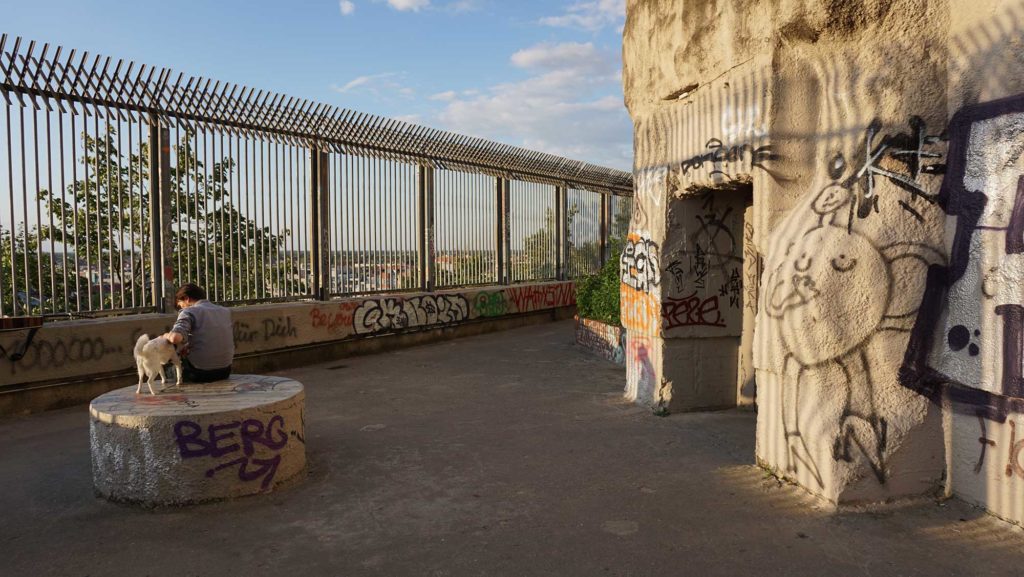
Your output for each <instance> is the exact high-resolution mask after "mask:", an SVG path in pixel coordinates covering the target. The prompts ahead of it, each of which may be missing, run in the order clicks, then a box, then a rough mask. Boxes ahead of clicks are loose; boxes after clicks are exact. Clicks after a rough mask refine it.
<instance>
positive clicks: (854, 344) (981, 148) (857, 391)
mask: <svg viewBox="0 0 1024 577" xmlns="http://www.w3.org/2000/svg"><path fill="white" fill-rule="evenodd" d="M626 9H627V22H626V26H625V29H624V37H623V39H624V47H623V57H624V63H623V80H624V86H625V90H626V104H627V106H628V107H629V110H630V114H631V116H632V119H633V121H634V129H635V130H634V138H635V141H634V150H635V175H636V179H637V180H636V182H637V197H636V203H635V205H634V206H635V207H636V209H635V210H634V213H633V219H632V220H631V222H630V234H631V235H633V236H635V237H637V238H638V240H643V241H644V248H645V251H646V253H647V254H655V255H657V261H656V263H655V266H656V267H657V268H658V269H659V272H660V275H659V274H657V273H654V272H648V274H647V276H648V277H649V278H652V279H656V280H657V279H659V278H660V286H658V287H657V289H656V290H649V291H646V292H647V294H645V295H643V297H642V298H641V296H640V295H639V293H640V289H639V288H638V287H633V286H624V287H623V291H622V295H623V303H624V309H623V315H624V318H626V317H627V312H629V313H630V314H629V315H628V318H629V321H630V323H631V324H632V325H635V326H637V327H644V328H646V329H647V330H646V332H644V333H637V335H638V338H641V337H642V339H643V342H640V343H638V344H636V345H635V346H630V347H627V351H635V352H637V353H639V354H640V356H639V357H637V358H631V357H629V355H627V366H628V367H629V368H630V370H629V373H628V374H629V378H628V379H627V382H628V384H627V395H628V396H630V397H631V398H635V399H637V400H638V401H640V402H644V403H647V404H656V405H669V406H672V405H677V404H681V405H682V406H683V408H694V407H696V406H699V405H698V404H697V403H694V402H693V400H695V399H699V398H700V397H701V395H702V394H706V393H707V392H709V391H719V392H720V398H722V399H725V400H729V398H730V396H735V397H736V399H735V400H734V402H738V403H740V404H743V403H748V402H750V401H751V400H753V399H751V395H750V393H754V392H756V402H757V404H758V409H759V410H758V430H757V455H758V458H759V459H760V461H761V462H762V463H764V464H765V465H766V466H768V467H770V468H772V469H773V470H774V471H776V472H777V474H779V475H781V476H784V477H786V478H787V479H790V480H793V481H795V482H797V483H799V484H801V485H802V486H804V487H805V488H807V489H808V490H809V491H811V492H813V493H815V494H817V495H819V496H821V497H824V498H826V499H828V500H830V501H833V502H838V503H847V504H849V503H855V502H862V501H886V500H890V499H895V498H899V497H901V496H906V495H921V494H929V493H936V492H946V493H950V492H956V493H958V494H960V495H962V496H964V497H965V498H968V499H971V500H973V501H975V502H978V503H984V504H986V506H988V507H989V508H990V510H992V511H993V512H996V513H998V514H1000V515H1004V516H1006V517H1007V518H1010V519H1014V520H1016V521H1017V522H1024V496H1022V495H1024V494H1022V493H1021V491H1020V487H1021V485H1020V483H1021V481H1022V480H1024V465H1022V461H1021V460H1020V459H1019V458H1018V453H1019V451H1018V448H1022V450H1024V445H1018V444H1017V443H1018V441H1017V440H1016V439H1018V438H1019V435H1017V434H1016V433H1015V429H1016V428H1017V425H1021V424H1024V421H1022V419H1024V377H1022V376H1021V375H1022V374H1024V369H1022V365H1024V302H1022V299H1021V294H1022V290H1024V289H1022V287H1024V280H1022V279H1024V260H1022V259H1021V257H1020V254H1022V253H1024V241H1021V240H1020V237H1021V234H1022V231H1024V184H1022V183H1021V181H1020V180H1019V178H1020V175H1021V174H1024V155H1022V150H1024V44H1022V43H1021V41H1020V39H1021V37H1022V30H1024V2H1022V1H1021V0H981V1H979V2H955V1H935V2H931V1H923V0H884V1H883V0H849V1H845V0H844V1H833V0H775V1H755V0H728V1H727V0H630V1H628V2H627V3H626ZM747 189H749V190H752V209H750V210H743V212H745V213H746V214H745V217H744V218H743V223H742V227H743V231H742V235H743V243H742V244H743V246H742V251H741V253H742V254H741V256H742V265H739V264H738V263H736V262H735V260H734V259H735V257H737V255H739V254H740V251H738V250H737V245H738V244H739V234H738V233H737V223H736V220H737V218H736V217H737V215H738V214H739V213H740V210H741V207H739V206H737V204H736V203H737V200H736V199H735V198H734V195H735V193H736V192H737V191H740V190H747ZM1018 201H1019V202H1018ZM704 230H712V231H715V234H712V235H704V237H703V238H699V237H698V236H697V235H695V234H694V231H704ZM716 239H717V240H718V242H716ZM723 239H727V240H728V242H726V243H723V242H721V241H722V240H723ZM698 249H699V256H700V258H697V256H698ZM712 257H716V258H717V260H718V261H719V263H718V264H717V265H716V264H714V263H713V260H714V259H713V258H712ZM751 261H755V262H756V263H757V266H756V267H752V266H751ZM673 263H679V264H678V266H673ZM626 264H629V263H624V266H623V269H622V270H623V273H624V274H626V273H631V272H632V270H633V269H634V268H636V267H629V266H625V265H626ZM733 268H739V269H740V270H741V271H742V273H741V274H740V275H739V276H740V278H741V279H742V281H743V287H742V290H743V293H744V315H743V317H742V319H739V318H737V317H738V315H737V314H736V312H735V311H728V310H727V309H725V305H724V299H725V297H726V295H728V294H729V293H730V284H729V283H728V282H722V279H723V277H724V278H725V279H731V278H732V271H731V270H730V269H733ZM716 269H717V271H718V272H717V273H716V272H715V271H716ZM715 274H717V275H718V276H717V278H715V276H714V275H715ZM670 277H671V282H670ZM751 277H752V278H751ZM680 279H681V280H682V281H683V283H684V285H685V283H692V282H694V280H695V279H714V281H715V282H714V285H715V286H721V287H722V288H721V290H720V292H719V293H717V294H709V293H703V292H700V291H698V292H697V293H696V296H697V297H699V300H692V299H690V298H686V299H683V300H681V301H680V300H679V299H680V297H684V296H687V295H690V294H692V293H691V291H692V288H690V285H686V286H687V288H686V289H685V290H684V291H682V292H681V293H677V294H676V295H673V294H672V293H670V292H669V291H670V289H671V288H672V287H673V286H674V284H679V282H678V281H679V280H680ZM751 290H753V291H756V293H757V294H755V295H754V298H747V296H748V292H749V291H751ZM636 302H641V303H642V306H632V305H633V304H634V303H636ZM748 302H752V303H754V310H755V311H756V316H755V315H753V314H747V310H748V309H747V307H746V303H748ZM694 311H696V313H695V312H694ZM719 311H725V312H728V313H730V314H725V313H724V312H723V313H722V314H718V313H719ZM752 317H753V318H752ZM681 319H682V322H683V323H684V324H685V326H679V324H680V322H681ZM719 322H720V324H721V325H724V326H717V327H716V326H714V325H715V324H716V323H719ZM630 328H631V330H632V327H630ZM735 330H740V331H742V334H741V337H740V350H739V351H738V354H737V355H736V360H735V361H729V360H728V359H727V353H731V349H733V346H732V345H731V344H730V345H728V346H726V345H724V344H722V345H720V349H721V353H720V355H719V357H720V358H721V359H723V361H724V362H727V363H728V362H731V366H729V367H728V368H730V369H732V370H733V372H731V373H730V372H729V371H727V370H725V368H723V367H722V366H721V363H706V364H705V365H704V366H695V365H694V364H693V360H694V359H702V358H704V356H703V355H700V354H698V353H695V351H696V350H697V349H696V346H695V345H693V344H692V343H691V342H690V341H692V340H698V339H699V340H703V341H705V342H706V344H708V345H711V343H712V341H713V340H714V339H719V338H722V337H723V336H726V335H733V334H736V333H734V332H733V331H735ZM631 334H632V333H631ZM694 373H696V374H694ZM737 381H738V382H739V388H738V391H736V390H733V391H731V394H730V391H729V388H732V389H735V388H736V387H735V384H736V383H737ZM745 388H746V391H745ZM677 399H684V401H683V402H682V403H677V402H676V400H677ZM979 416H980V419H981V420H980V421H979V420H978V419H979ZM979 435H980V436H979ZM983 449H984V451H983ZM996 455H998V457H996Z"/></svg>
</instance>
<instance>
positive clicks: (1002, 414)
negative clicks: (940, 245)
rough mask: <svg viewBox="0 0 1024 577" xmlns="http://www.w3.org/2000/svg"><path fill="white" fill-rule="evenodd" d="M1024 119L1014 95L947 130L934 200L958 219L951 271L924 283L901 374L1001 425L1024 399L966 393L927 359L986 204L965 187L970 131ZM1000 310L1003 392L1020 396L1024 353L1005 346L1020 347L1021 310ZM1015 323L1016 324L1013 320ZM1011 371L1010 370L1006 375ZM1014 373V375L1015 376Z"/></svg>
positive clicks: (1022, 222)
mask: <svg viewBox="0 0 1024 577" xmlns="http://www.w3.org/2000/svg"><path fill="white" fill-rule="evenodd" d="M1020 113H1024V95H1016V96H1011V97H1008V98H1003V99H1000V100H994V101H992V102H987V103H984V104H977V105H973V106H967V107H964V108H963V109H961V110H960V111H959V112H957V113H956V114H955V115H954V116H953V119H952V121H951V122H950V125H949V130H948V133H949V152H948V155H947V163H948V164H947V172H948V174H947V177H946V178H945V180H944V181H943V183H942V187H941V188H940V190H939V194H938V196H937V198H936V202H937V204H938V206H939V207H940V208H941V209H942V210H943V211H944V212H945V213H946V214H947V215H949V216H955V217H957V223H956V230H955V233H954V236H953V246H952V250H951V251H950V261H949V264H948V266H940V265H932V266H931V267H929V269H928V276H927V279H926V281H925V292H924V297H923V299H922V301H921V306H920V309H919V310H920V314H919V315H918V317H917V321H916V323H915V324H914V327H913V329H912V331H911V334H910V340H909V342H908V344H907V351H906V354H905V355H904V360H903V366H902V367H901V368H900V372H899V381H900V383H901V384H902V385H903V386H905V387H907V388H909V389H911V390H913V391H915V392H917V393H919V394H921V395H924V396H925V397H927V398H928V399H930V400H931V401H932V402H934V403H936V404H940V405H941V402H942V399H943V398H944V397H945V398H948V399H949V400H951V401H952V402H953V410H954V411H957V412H958V413H961V414H979V415H982V416H984V417H985V418H986V419H989V420H992V421H996V422H999V423H1003V422H1005V421H1006V418H1007V415H1008V414H1009V413H1011V412H1021V411H1024V398H1021V397H1020V396H1007V395H1005V394H1003V395H1000V394H995V393H992V392H989V391H985V390H982V389H975V388H973V387H968V386H966V385H965V384H964V383H960V382H957V381H956V380H955V379H953V378H951V377H950V376H948V375H945V374H943V373H941V372H939V371H937V370H935V369H934V368H932V367H930V366H929V365H928V354H929V352H930V351H931V350H932V346H933V344H934V339H935V337H936V335H935V332H936V330H937V328H938V323H939V319H940V318H941V316H942V311H943V309H944V307H945V306H946V298H947V296H948V291H949V288H950V287H951V286H953V284H954V283H956V282H957V281H958V280H959V279H961V278H962V277H963V276H964V274H965V272H966V271H967V267H968V263H969V261H970V245H971V239H972V236H973V235H974V232H975V231H976V230H977V229H978V222H979V220H980V219H981V215H982V213H983V211H984V209H985V206H986V204H987V203H988V200H989V199H988V196H987V195H986V194H985V193H984V192H983V191H971V190H969V189H967V187H966V186H965V184H964V176H965V171H966V169H967V152H968V146H969V144H970V142H969V141H970V134H971V127H972V126H973V125H974V123H976V122H979V121H984V120H989V119H993V118H997V117H999V116H1004V115H1008V114H1020ZM1022 196H1024V180H1018V188H1017V198H1016V199H1015V202H1014V206H1013V212H1012V214H1011V219H1010V226H1009V227H1008V228H1007V231H1006V234H1007V239H1006V247H1007V252H1009V251H1011V250H1013V251H1016V250H1018V249H1024V237H1022V235H1024V212H1019V211H1024V208H1020V207H1021V204H1022V203H1024V200H1022V198H1021V197H1022ZM1004 306H1005V307H1006V308H1001V311H998V312H1001V313H1002V316H1004V317H1007V320H1009V321H1011V322H1009V323H1007V322H1005V321H1004V331H1008V334H1007V333H1004V352H1003V367H1004V369H1003V370H1004V381H1003V392H1004V393H1007V392H1010V393H1021V392H1024V390H1022V386H1024V385H1022V384H1021V380H1020V370H1021V361H1022V354H1024V351H1022V350H1021V349H1020V347H1017V346H1006V342H1005V341H1007V340H1010V341H1012V342H1011V343H1010V344H1011V345H1016V344H1017V343H1018V342H1020V339H1021V338H1022V337H1021V334H1020V333H1021V331H1020V330H1019V329H1020V326H1019V325H1016V326H1015V323H1014V321H1016V320H1017V319H1019V318H1020V313H1021V311H1020V310H1018V309H1017V308H1015V307H1019V305H1004ZM1011 317H1012V318H1011ZM1007 367H1012V369H1011V370H1010V371H1007ZM1014 373H1016V374H1014Z"/></svg>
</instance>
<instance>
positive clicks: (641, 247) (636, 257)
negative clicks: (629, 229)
mask: <svg viewBox="0 0 1024 577" xmlns="http://www.w3.org/2000/svg"><path fill="white" fill-rule="evenodd" d="M630 236H631V237H632V236H633V235H630ZM659 264H660V263H659V261H658V245H657V244H655V243H654V241H652V240H651V239H649V238H643V237H639V238H635V239H634V238H630V239H629V240H627V241H626V246H625V247H623V249H622V256H621V257H619V273H620V275H621V280H622V282H623V284H626V285H628V286H629V287H631V288H633V289H635V290H638V291H641V292H650V291H651V288H652V287H655V286H658V285H659V284H660V283H661V267H660V266H659Z"/></svg>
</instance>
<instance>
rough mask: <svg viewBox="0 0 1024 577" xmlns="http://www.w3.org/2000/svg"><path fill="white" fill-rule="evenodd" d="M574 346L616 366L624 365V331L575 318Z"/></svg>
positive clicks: (604, 324) (601, 323)
mask: <svg viewBox="0 0 1024 577" xmlns="http://www.w3.org/2000/svg"><path fill="white" fill-rule="evenodd" d="M573 321H574V322H575V323H576V344H577V345H578V346H579V347H580V348H581V349H583V350H586V351H589V352H590V353H591V354H593V355H597V356H598V357H600V358H602V359H605V360H607V361H611V362H613V363H615V364H616V365H624V364H625V363H626V329H624V328H622V327H620V326H615V325H609V324H606V323H603V322H601V321H595V320H593V319H581V318H580V317H579V316H576V317H575V318H574V319H573Z"/></svg>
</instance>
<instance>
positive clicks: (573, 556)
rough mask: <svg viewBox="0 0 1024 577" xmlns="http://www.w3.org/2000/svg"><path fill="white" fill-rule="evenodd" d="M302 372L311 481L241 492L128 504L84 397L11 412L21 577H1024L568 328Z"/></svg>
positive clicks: (956, 533) (976, 532) (8, 566)
mask: <svg viewBox="0 0 1024 577" xmlns="http://www.w3.org/2000/svg"><path fill="white" fill-rule="evenodd" d="M282 374H287V375H289V376H291V377H293V378H296V379H298V380H300V381H302V382H304V383H305V384H306V385H307V387H308V388H307V395H308V396H307V418H306V423H307V431H306V433H307V434H306V438H307V449H308V456H309V461H310V467H309V476H308V478H306V479H305V480H304V481H303V482H302V483H300V484H298V485H295V486H292V487H290V488H286V489H283V490H280V491H278V492H274V493H271V494H269V495H263V496H258V497H250V498H245V499H240V500H237V501H233V502H226V503H217V504H211V505H203V506H197V507H192V508H186V509H177V510H160V511H146V510H139V509H135V508H131V507H127V506H121V505H114V504H110V503H107V502H105V501H102V500H99V499H96V498H94V497H93V494H92V487H91V474H90V462H89V438H88V416H87V415H88V414H87V410H86V408H85V407H79V408H73V409H67V410H62V411H55V412H51V413H45V414H41V415H35V416H31V417H21V418H12V419H6V420H3V421H0V439H3V448H2V449H0V487H3V490H2V491H0V515H2V516H0V551H2V552H3V559H2V560H0V575H12V576H14V575H18V576H21V575H34V576H43V575H76V576H85V575H89V576H100V575H129V576H134V575H168V576H175V577H187V576H192V575H197V576H198V575H202V576H206V575H291V576H300V575H339V576H346V577H349V576H353V575H382V576H395V575H416V576H420V575H430V576H447V575H557V576H569V575H581V576H599V575H658V576H665V575H701V576H704V575H728V576H734V575H807V576H814V577H819V576H820V575H885V576H894V575H921V576H929V577H934V576H936V575H973V576H981V575H1021V574H1024V536H1022V531H1021V530H1019V529H1016V528H1013V527H1011V526H1010V525H1008V524H1005V523H1003V522H1001V521H998V520H996V519H994V518H992V517H989V516H987V515H985V514H984V513H982V512H981V511H979V510H977V509H974V508H972V507H969V506H967V505H965V504H963V503H961V502H958V501H951V502H948V503H945V504H942V505H939V504H935V503H926V504H922V505H916V506H908V507H904V508H902V509H900V510H895V511H886V512H882V513H844V514H834V513H829V512H827V511H826V510H824V509H823V508H821V507H818V506H817V505H816V503H815V502H814V501H813V500H811V499H810V498H808V497H806V496H805V495H804V494H803V493H802V492H800V491H799V490H798V489H795V488H793V487H791V486H787V485H781V486H780V485H779V484H778V483H777V482H775V481H774V480H773V479H771V478H768V477H766V476H765V475H764V474H763V472H762V471H761V470H759V469H757V468H755V467H754V466H753V465H752V462H753V447H754V418H755V417H754V415H753V414H752V413H747V412H736V411H731V412H719V413H707V414H689V415H672V416H669V417H667V418H659V417H655V416H652V415H651V414H650V413H649V412H648V411H646V410H643V409H640V408H637V407H635V406H632V405H630V404H627V403H625V402H623V401H622V400H621V394H620V391H621V389H622V384H623V379H624V375H623V370H622V369H621V368H618V367H614V366H613V365H610V364H608V363H606V362H604V361H600V360H597V359H592V358H590V357H588V356H586V355H585V354H583V353H582V352H580V351H579V350H578V349H576V348H575V347H574V345H573V344H572V326H571V324H569V323H565V322H562V323H554V324H547V325H541V326H536V327H528V328H523V329H517V330H512V331H506V332H502V333H494V334H490V335H485V336H482V337H473V338H466V339H461V340H456V341H449V342H445V343H441V344H436V345H430V346H423V347H419V348H414V349H407V350H403V351H398V352H392V353H387V354H381V355H376V356H366V357H358V358H349V359H343V360H338V361H333V362H327V363H324V364H321V365H317V366H311V367H307V368H304V369H301V370H291V371H287V372H285V373H282Z"/></svg>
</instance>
